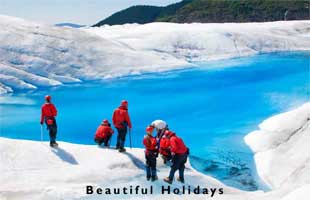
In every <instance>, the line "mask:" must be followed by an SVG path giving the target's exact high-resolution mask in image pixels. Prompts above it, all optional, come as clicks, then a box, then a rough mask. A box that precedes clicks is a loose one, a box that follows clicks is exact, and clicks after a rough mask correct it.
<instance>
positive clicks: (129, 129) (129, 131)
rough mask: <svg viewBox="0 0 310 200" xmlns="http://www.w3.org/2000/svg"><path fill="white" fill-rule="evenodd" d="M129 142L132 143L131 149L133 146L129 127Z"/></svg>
mask: <svg viewBox="0 0 310 200" xmlns="http://www.w3.org/2000/svg"><path fill="white" fill-rule="evenodd" d="M129 143H130V149H131V148H132V145H131V128H130V129H129Z"/></svg>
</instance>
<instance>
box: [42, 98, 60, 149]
mask: <svg viewBox="0 0 310 200" xmlns="http://www.w3.org/2000/svg"><path fill="white" fill-rule="evenodd" d="M51 99H52V97H51V96H49V95H47V96H45V101H46V102H45V104H43V105H42V108H41V120H40V124H41V125H43V123H44V122H45V124H46V126H47V129H48V130H49V136H50V146H51V147H57V146H58V144H57V142H56V135H57V123H56V119H55V117H56V116H57V109H56V107H55V106H54V104H52V103H51Z"/></svg>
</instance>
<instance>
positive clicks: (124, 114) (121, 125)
mask: <svg viewBox="0 0 310 200" xmlns="http://www.w3.org/2000/svg"><path fill="white" fill-rule="evenodd" d="M112 120H113V124H114V126H115V128H116V129H117V132H118V134H117V143H116V149H119V152H124V151H126V149H125V148H124V144H125V140H126V134H127V127H128V128H129V129H131V128H132V126H131V122H130V117H129V114H128V102H127V101H126V100H123V101H122V102H121V105H120V106H119V107H118V108H116V109H115V110H114V113H113V117H112Z"/></svg>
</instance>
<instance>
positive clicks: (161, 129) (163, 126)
mask: <svg viewBox="0 0 310 200" xmlns="http://www.w3.org/2000/svg"><path fill="white" fill-rule="evenodd" d="M151 126H152V127H154V128H155V129H156V132H157V135H156V138H159V139H160V138H161V137H162V136H163V135H164V133H165V131H166V130H168V125H167V123H166V122H165V121H163V120H160V119H158V120H155V121H153V122H152V123H151Z"/></svg>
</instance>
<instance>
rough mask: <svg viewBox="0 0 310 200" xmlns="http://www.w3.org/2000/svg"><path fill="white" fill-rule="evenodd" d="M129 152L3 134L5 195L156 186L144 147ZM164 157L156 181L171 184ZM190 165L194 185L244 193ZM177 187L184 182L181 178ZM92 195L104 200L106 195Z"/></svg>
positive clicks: (0, 155) (0, 195) (71, 194)
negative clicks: (148, 171)
mask: <svg viewBox="0 0 310 200" xmlns="http://www.w3.org/2000/svg"><path fill="white" fill-rule="evenodd" d="M127 151H128V152H127V153H119V152H118V151H116V150H112V149H104V148H98V147H97V146H95V145H92V146H91V145H75V144H70V143H64V142H60V147H59V148H58V149H51V148H50V147H49V146H48V143H46V142H44V143H40V142H34V141H24V140H11V139H4V138H0V163H1V165H0V173H1V176H0V183H1V184H0V199H1V200H2V199H9V200H14V199H33V200H35V199H44V200H47V199H76V198H82V197H87V195H86V194H85V191H86V185H94V186H100V187H110V188H112V187H121V186H122V187H124V186H129V185H140V186H141V187H142V186H149V185H151V182H147V181H146V178H145V172H144V160H145V159H144V152H143V150H142V149H132V150H130V149H127ZM158 161H159V164H158V166H159V168H158V169H159V174H158V175H159V179H160V180H158V181H157V182H155V183H152V185H155V186H156V185H157V186H158V187H160V186H161V185H167V184H165V183H164V182H163V181H162V179H163V178H164V177H166V176H167V175H168V173H169V167H167V166H165V165H163V163H162V162H161V159H158ZM187 168H188V169H187V171H186V181H187V182H188V184H190V185H200V186H204V187H225V193H227V194H234V193H240V192H239V191H238V190H236V189H232V188H229V187H226V186H224V185H223V184H221V183H220V182H219V181H217V180H215V179H213V178H211V177H207V176H204V175H201V174H200V173H198V172H196V171H195V170H193V169H192V168H191V166H190V165H189V164H188V165H187ZM175 186H176V187H179V186H181V184H180V183H175ZM155 195H156V194H155ZM215 196H216V195H215ZM89 197H94V198H95V199H98V197H100V196H96V195H89ZM129 197H130V196H129ZM129 197H128V196H127V197H126V196H124V199H125V198H129ZM114 198H115V199H119V198H120V196H114ZM114 198H113V199H114ZM122 199H123V198H122Z"/></svg>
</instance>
